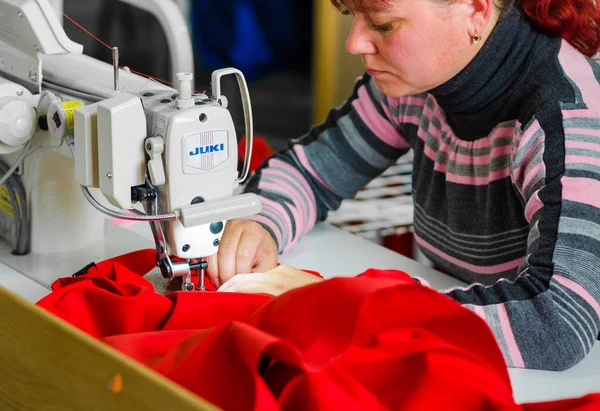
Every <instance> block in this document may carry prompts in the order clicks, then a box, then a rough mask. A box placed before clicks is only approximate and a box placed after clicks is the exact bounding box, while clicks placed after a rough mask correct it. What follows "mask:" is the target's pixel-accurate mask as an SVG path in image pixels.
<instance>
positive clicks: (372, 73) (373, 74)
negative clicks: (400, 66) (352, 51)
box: [367, 69, 386, 77]
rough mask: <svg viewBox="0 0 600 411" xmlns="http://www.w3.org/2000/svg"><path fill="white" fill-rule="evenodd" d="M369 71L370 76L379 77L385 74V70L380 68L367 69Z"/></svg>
mask: <svg viewBox="0 0 600 411" xmlns="http://www.w3.org/2000/svg"><path fill="white" fill-rule="evenodd" d="M367 73H369V76H371V77H377V76H381V75H382V74H385V73H386V72H385V71H379V70H373V69H367Z"/></svg>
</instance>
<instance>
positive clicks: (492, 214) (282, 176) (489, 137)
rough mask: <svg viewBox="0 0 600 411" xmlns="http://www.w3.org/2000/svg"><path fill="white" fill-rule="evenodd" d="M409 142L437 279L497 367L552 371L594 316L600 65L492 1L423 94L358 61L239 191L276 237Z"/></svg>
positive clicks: (583, 339)
mask: <svg viewBox="0 0 600 411" xmlns="http://www.w3.org/2000/svg"><path fill="white" fill-rule="evenodd" d="M411 148H412V149H413V150H414V168H413V175H412V187H413V198H414V210H415V211H414V230H415V238H416V241H417V243H418V244H419V245H420V247H421V249H422V251H423V252H424V253H425V255H426V256H427V257H429V259H431V260H432V261H433V262H435V264H436V265H438V266H439V267H441V268H443V269H444V271H446V272H448V273H451V274H452V275H453V276H455V277H456V278H458V279H460V280H463V281H465V282H467V283H469V284H470V286H469V287H467V288H455V289H451V290H446V291H443V292H445V293H446V295H447V296H449V297H450V298H452V299H454V300H456V301H458V302H459V303H461V304H462V305H464V306H465V307H467V308H469V309H471V310H473V311H474V312H476V313H477V314H478V315H480V316H481V317H482V318H483V319H485V320H486V322H487V323H488V324H489V326H490V327H491V329H492V331H493V332H494V334H495V336H496V339H497V341H498V343H499V345H500V347H501V349H502V350H503V353H504V355H505V358H506V360H507V363H508V364H509V365H510V366H512V367H521V368H531V369H547V370H564V369H567V368H570V367H572V366H573V365H575V364H576V363H578V362H579V361H581V360H582V359H583V358H584V357H585V355H586V354H587V353H588V352H589V351H590V350H591V348H592V346H593V345H594V343H595V341H596V339H597V338H598V335H599V329H600V304H599V302H600V65H598V64H597V63H596V62H594V61H592V60H591V59H588V58H586V57H585V56H583V55H582V54H580V53H579V52H577V51H576V49H574V48H573V47H572V46H571V45H569V44H568V43H567V42H565V41H563V40H561V39H560V38H552V37H548V36H546V35H543V34H541V33H539V32H537V31H536V30H535V29H534V28H533V27H532V26H531V25H530V24H529V23H528V21H527V20H526V19H525V18H523V17H522V15H521V14H520V13H519V12H517V11H514V10H513V11H511V12H509V13H508V14H507V15H505V16H504V18H503V19H502V21H501V22H500V23H499V24H498V25H497V26H496V28H495V30H494V32H493V33H492V35H491V36H490V38H489V39H488V41H487V42H486V43H485V45H484V46H483V47H482V50H481V51H480V52H479V54H478V56H477V57H476V58H475V59H474V61H472V62H471V63H470V64H469V66H467V67H466V68H465V69H464V70H463V71H462V72H461V73H459V74H458V75H457V76H456V77H454V78H453V79H451V80H450V81H449V82H447V83H445V84H443V85H441V86H439V87H438V88H436V89H434V90H431V91H430V92H428V93H424V94H419V95H411V96H406V97H401V98H389V97H386V96H385V95H383V94H382V93H381V92H380V91H379V90H378V89H377V88H376V87H375V85H374V82H373V80H372V79H371V78H370V77H369V76H368V75H365V76H364V77H363V78H362V79H360V80H359V81H358V82H357V85H356V87H355V91H354V94H353V95H352V96H351V97H350V99H349V100H348V101H347V102H346V103H345V104H343V105H342V106H341V107H339V108H337V109H335V110H333V111H331V112H330V114H329V116H328V118H327V120H326V121H325V122H324V123H323V124H320V125H318V126H316V127H314V128H312V129H311V130H310V132H309V133H308V134H307V135H306V136H304V137H303V138H301V139H299V140H297V141H293V142H292V143H291V144H290V148H289V149H287V150H285V151H282V152H280V153H278V154H276V155H275V156H274V157H273V158H271V159H270V160H268V162H266V163H265V164H264V165H263V166H262V168H261V169H259V171H258V172H257V173H256V174H255V175H254V177H253V178H252V180H250V182H249V184H248V186H247V191H250V192H255V193H257V194H259V195H260V196H261V198H262V203H263V211H262V212H261V214H260V215H257V216H254V217H253V219H254V220H255V221H258V222H260V223H261V224H262V225H263V226H264V227H265V228H267V229H268V230H269V231H270V232H271V234H272V235H273V237H274V238H275V239H276V241H277V243H278V246H279V250H280V252H283V251H285V250H287V249H289V248H290V247H292V246H293V245H294V244H295V243H296V242H297V240H298V238H299V237H300V236H301V235H303V234H305V233H307V232H308V231H310V230H311V229H312V227H313V226H314V225H315V223H317V222H319V221H323V220H325V219H326V217H327V212H328V211H329V210H334V209H336V208H338V207H339V205H340V202H341V201H342V200H343V199H345V198H352V197H354V196H355V195H356V193H357V191H358V190H360V189H361V188H362V187H364V186H365V185H366V184H367V183H368V182H369V181H371V180H372V179H374V178H375V177H377V176H378V175H380V174H381V173H382V172H383V171H384V170H385V169H386V168H388V167H390V166H391V165H393V164H395V163H396V161H397V160H398V158H399V157H400V156H402V155H403V154H404V153H406V152H407V151H408V150H409V149H411Z"/></svg>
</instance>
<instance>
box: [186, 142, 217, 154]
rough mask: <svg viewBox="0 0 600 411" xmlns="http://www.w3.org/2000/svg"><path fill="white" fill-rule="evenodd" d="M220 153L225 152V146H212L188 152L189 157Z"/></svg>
mask: <svg viewBox="0 0 600 411" xmlns="http://www.w3.org/2000/svg"><path fill="white" fill-rule="evenodd" d="M221 151H225V144H212V145H208V146H204V147H196V149H195V150H194V151H190V156H199V155H203V154H210V153H220V152H221Z"/></svg>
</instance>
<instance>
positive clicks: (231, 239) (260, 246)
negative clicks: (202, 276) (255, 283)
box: [207, 220, 278, 288]
mask: <svg viewBox="0 0 600 411" xmlns="http://www.w3.org/2000/svg"><path fill="white" fill-rule="evenodd" d="M277 253H278V250H277V244H276V243H275V240H273V237H271V234H270V233H269V232H268V231H267V230H265V229H264V228H263V227H262V226H261V225H260V224H258V223H255V222H254V221H247V220H230V221H228V222H227V225H225V232H223V237H222V238H221V244H220V245H219V251H218V252H217V254H216V255H214V256H212V257H209V258H208V259H207V261H208V269H207V275H208V277H209V278H210V280H211V281H212V283H213V284H214V285H215V287H217V288H219V287H220V286H221V285H222V284H225V282H227V281H228V280H230V279H231V278H232V277H233V276H234V275H236V274H237V273H252V272H264V271H267V270H270V269H272V268H274V267H275V266H276V265H277Z"/></svg>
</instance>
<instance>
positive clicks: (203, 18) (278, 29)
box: [191, 0, 308, 79]
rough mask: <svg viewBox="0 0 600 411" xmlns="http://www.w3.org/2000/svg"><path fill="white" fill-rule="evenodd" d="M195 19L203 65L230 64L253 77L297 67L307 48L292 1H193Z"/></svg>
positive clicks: (198, 51)
mask: <svg viewBox="0 0 600 411" xmlns="http://www.w3.org/2000/svg"><path fill="white" fill-rule="evenodd" d="M191 23H192V35H193V41H194V47H195V49H196V52H197V54H198V57H199V59H200V65H201V66H202V67H203V68H205V69H207V70H214V69H217V68H223V67H230V66H232V67H236V68H238V69H240V70H242V72H243V73H244V75H245V76H246V77H247V78H249V79H253V78H256V77H259V76H261V75H264V74H267V73H268V72H271V71H273V70H277V69H280V68H286V67H293V66H294V65H295V64H297V57H298V55H299V53H298V49H299V48H303V47H304V48H306V47H307V45H306V44H303V43H306V30H307V29H308V28H307V27H304V31H303V30H299V27H302V26H303V25H302V22H301V21H299V17H298V15H297V13H294V1H293V0H193V1H192V13H191ZM305 26H308V25H305Z"/></svg>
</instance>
